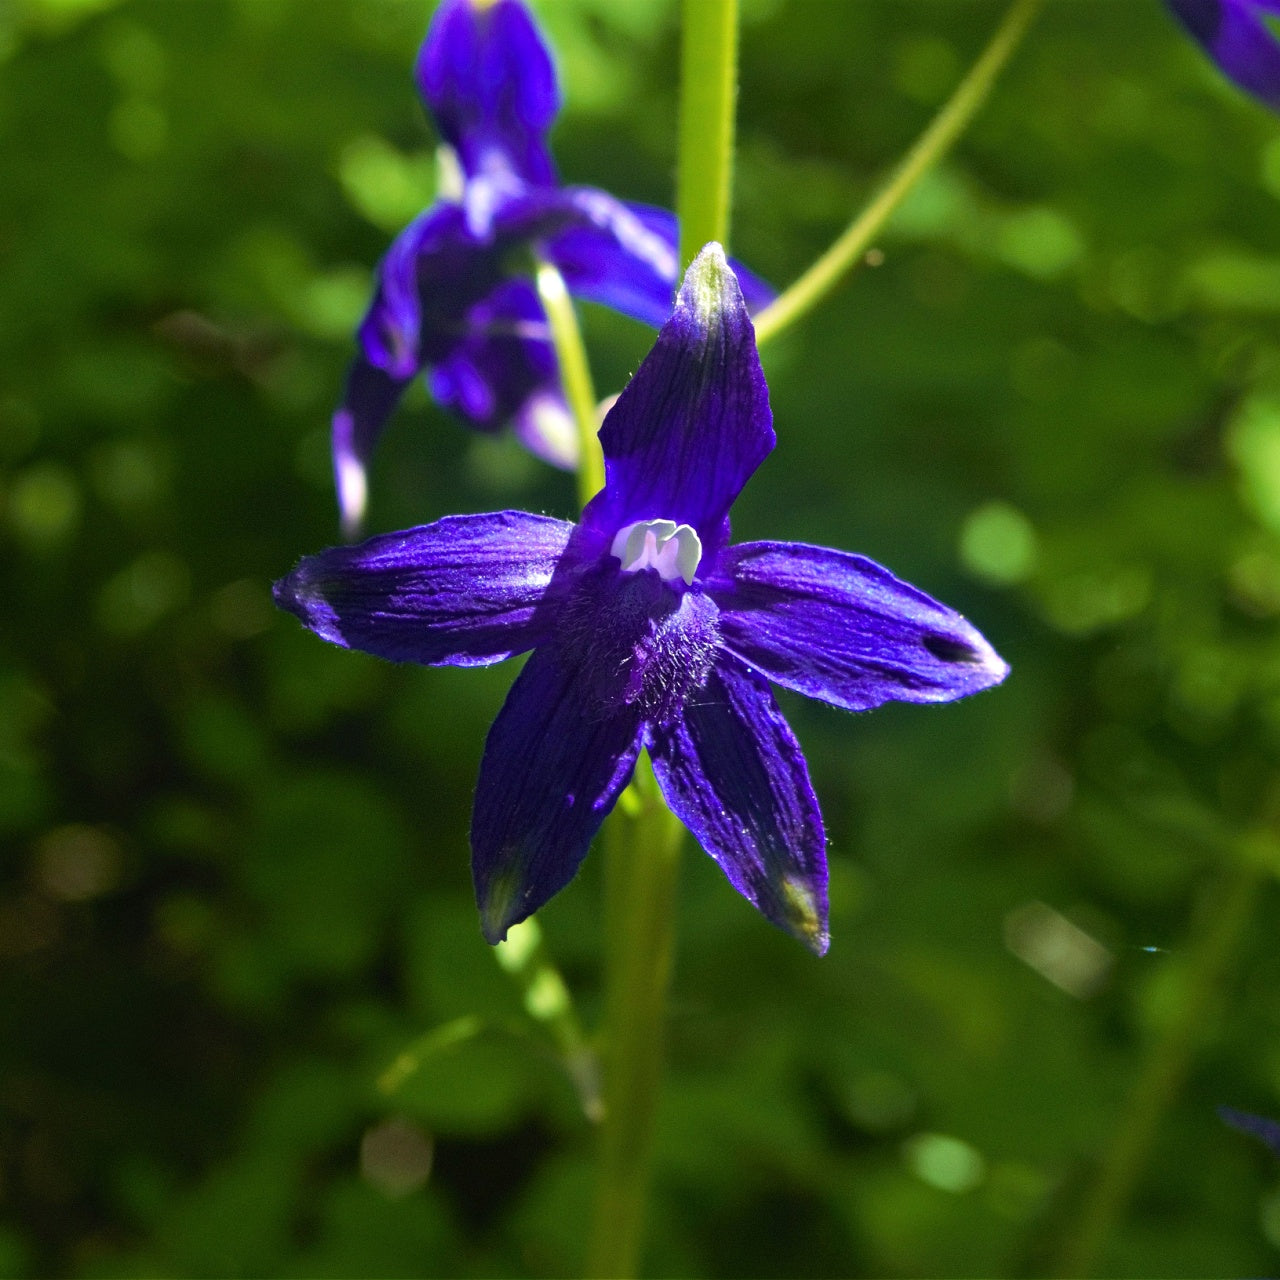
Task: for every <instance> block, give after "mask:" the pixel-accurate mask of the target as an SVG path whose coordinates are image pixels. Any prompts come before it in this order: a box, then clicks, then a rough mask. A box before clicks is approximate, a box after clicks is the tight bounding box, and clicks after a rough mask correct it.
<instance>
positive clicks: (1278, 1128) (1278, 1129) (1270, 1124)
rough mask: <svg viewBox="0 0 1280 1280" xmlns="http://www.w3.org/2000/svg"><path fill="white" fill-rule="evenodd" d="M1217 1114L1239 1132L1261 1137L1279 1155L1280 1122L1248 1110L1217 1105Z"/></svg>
mask: <svg viewBox="0 0 1280 1280" xmlns="http://www.w3.org/2000/svg"><path fill="white" fill-rule="evenodd" d="M1218 1114H1219V1115H1220V1116H1221V1117H1222V1118H1223V1120H1225V1121H1226V1122H1227V1123H1228V1124H1229V1125H1231V1127H1232V1128H1234V1129H1239V1130H1240V1131H1241V1133H1248V1134H1252V1135H1253V1137H1255V1138H1261V1139H1262V1141H1263V1142H1265V1143H1266V1144H1267V1146H1269V1147H1270V1148H1271V1150H1272V1151H1274V1152H1275V1153H1276V1155H1278V1156H1280V1122H1278V1121H1275V1120H1269V1119H1267V1117H1266V1116H1255V1115H1252V1114H1251V1113H1250V1112H1248V1111H1237V1110H1236V1109H1235V1108H1234V1107H1219V1108H1218Z"/></svg>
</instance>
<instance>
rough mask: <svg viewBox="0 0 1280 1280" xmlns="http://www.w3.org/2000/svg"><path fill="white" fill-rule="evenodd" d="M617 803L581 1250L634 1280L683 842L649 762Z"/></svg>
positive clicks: (592, 1272) (596, 1273)
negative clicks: (587, 1213)
mask: <svg viewBox="0 0 1280 1280" xmlns="http://www.w3.org/2000/svg"><path fill="white" fill-rule="evenodd" d="M625 799H626V803H625V804H619V806H618V809H617V810H616V811H615V813H614V815H613V817H612V818H611V819H610V822H609V825H608V826H607V827H606V829H605V834H606V837H607V860H606V864H605V876H606V882H605V929H606V935H607V939H608V942H607V946H608V955H607V962H606V963H607V967H606V972H605V993H606V994H605V1011H604V1016H605V1028H606V1030H605V1037H604V1042H603V1044H602V1046H601V1065H602V1067H603V1069H604V1124H603V1125H602V1126H601V1130H600V1167H599V1176H598V1180H597V1183H596V1202H595V1215H594V1220H593V1225H592V1231H591V1238H590V1241H589V1243H588V1250H587V1275H588V1276H593V1277H614V1278H619V1280H625V1278H626V1277H631V1276H634V1275H635V1274H636V1269H637V1264H638V1261H639V1255H640V1243H641V1238H642V1232H643V1228H644V1209H645V1200H646V1195H647V1192H648V1183H649V1162H650V1155H651V1152H652V1147H653V1121H654V1114H655V1111H656V1108H657V1102H658V1093H659V1088H660V1085H661V1081H662V1059H663V1034H662V1033H663V1021H664V1010H665V1007H666V999H667V988H668V986H669V985H670V980H671V964H672V957H673V954H674V950H675V893H676V880H677V875H678V870H679V865H680V842H681V837H682V835H683V828H682V827H681V826H680V823H679V821H678V820H677V819H676V818H674V817H673V816H672V814H671V813H670V812H669V811H668V809H667V808H666V806H665V805H664V804H663V802H662V796H661V795H660V794H659V792H658V786H657V782H656V780H655V779H654V776H653V766H652V765H650V763H649V760H648V757H647V756H642V757H641V758H640V760H639V762H638V763H637V765H636V776H635V780H634V781H633V782H632V784H631V787H630V788H629V789H628V792H627V794H626V797H625Z"/></svg>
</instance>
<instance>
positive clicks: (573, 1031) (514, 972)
mask: <svg viewBox="0 0 1280 1280" xmlns="http://www.w3.org/2000/svg"><path fill="white" fill-rule="evenodd" d="M495 950H496V954H497V958H498V963H499V964H500V965H501V966H502V968H503V969H505V970H506V972H507V973H509V974H510V975H511V976H512V977H513V978H514V979H515V981H516V983H517V984H518V985H519V987H520V991H521V994H522V995H523V997H524V1011H525V1013H527V1014H528V1015H529V1017H531V1018H532V1019H533V1020H534V1021H535V1022H540V1023H541V1024H542V1025H543V1026H544V1027H545V1028H546V1029H547V1032H548V1034H549V1035H550V1036H551V1039H552V1041H553V1042H554V1043H555V1046H556V1049H557V1050H558V1052H559V1054H560V1060H561V1062H563V1064H564V1069H565V1071H566V1072H568V1075H569V1078H570V1080H572V1081H573V1086H574V1088H575V1089H576V1090H577V1093H578V1099H579V1101H580V1102H581V1103H582V1110H583V1113H584V1114H585V1115H586V1117H587V1119H588V1120H596V1121H598V1120H599V1119H600V1118H601V1117H602V1116H603V1115H604V1103H603V1100H602V1099H601V1096H600V1062H599V1059H598V1057H597V1056H596V1054H595V1051H594V1050H593V1049H592V1047H591V1044H590V1043H589V1041H588V1040H587V1037H586V1035H585V1033H584V1032H583V1030H582V1024H581V1022H579V1021H578V1014H577V1011H576V1010H575V1009H574V1007H573V997H572V996H570V994H569V988H568V987H567V986H566V985H565V981H564V978H563V977H561V975H560V970H559V969H557V968H556V966H555V964H554V963H553V962H552V959H551V955H550V953H549V952H548V951H547V948H546V944H545V943H544V942H543V939H542V928H541V926H540V925H539V924H538V922H537V920H535V919H534V918H533V917H532V916H530V917H529V919H527V920H522V921H521V922H520V923H519V924H517V925H512V927H511V928H510V929H509V930H508V931H507V936H506V939H505V941H503V942H500V943H498V945H497V947H496V948H495Z"/></svg>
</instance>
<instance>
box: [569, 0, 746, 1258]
mask: <svg viewBox="0 0 1280 1280" xmlns="http://www.w3.org/2000/svg"><path fill="white" fill-rule="evenodd" d="M737 74H738V4H737V0H684V36H683V52H682V55H681V81H680V85H681V88H680V137H679V145H680V159H679V163H678V166H677V171H676V215H677V217H678V218H679V220H680V258H681V264H682V266H684V267H687V266H688V264H689V263H690V262H692V261H693V259H694V258H695V257H696V256H697V253H698V251H699V250H700V249H701V248H702V246H703V245H704V244H706V243H707V242H708V241H710V240H718V241H719V242H720V243H721V244H724V243H725V242H726V241H727V239H728V234H729V200H730V191H731V178H732V173H733V108H734V100H735V98H736V96H737ZM605 835H606V838H607V843H608V854H607V862H606V873H605V877H606V878H605V947H606V963H605V1010H604V1016H605V1022H604V1033H603V1038H602V1046H601V1065H602V1067H603V1071H604V1121H603V1123H602V1125H601V1127H600V1167H599V1178H598V1181H597V1183H596V1203H595V1214H594V1219H593V1222H592V1228H591V1236H590V1240H589V1242H588V1246H587V1275H588V1276H593V1277H611V1278H613V1280H628V1278H629V1277H633V1276H635V1275H636V1273H637V1267H638V1265H639V1259H640V1246H641V1242H642V1239H643V1231H644V1214H645V1201H646V1199H647V1195H648V1189H649V1164H650V1158H651V1154H652V1150H653V1130H654V1118H655V1115H656V1112H657V1104H658V1095H659V1092H660V1088H661V1083H662V1062H663V1024H664V1020H665V1009H666V1002H667V988H668V986H669V985H670V982H671V966H672V958H673V956H674V954H675V893H676V880H677V875H678V871H679V866H680V843H681V838H682V835H683V831H682V828H681V826H680V823H679V821H678V820H677V819H676V818H675V817H674V816H673V815H672V814H671V812H670V811H669V810H668V809H667V807H666V805H665V804H664V803H663V800H662V795H661V793H660V792H659V790H658V784H657V780H656V779H655V778H654V776H653V766H652V765H651V764H650V762H649V759H648V757H647V756H645V755H643V754H642V755H641V757H640V759H639V760H638V761H637V763H636V774H635V778H634V780H633V781H632V783H631V786H630V787H628V788H627V791H626V792H624V794H623V796H622V798H621V800H620V801H619V803H618V807H617V809H616V810H615V811H614V813H613V815H612V817H611V818H610V820H609V823H608V825H607V826H606V828H605Z"/></svg>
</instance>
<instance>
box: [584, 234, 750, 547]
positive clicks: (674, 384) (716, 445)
mask: <svg viewBox="0 0 1280 1280" xmlns="http://www.w3.org/2000/svg"><path fill="white" fill-rule="evenodd" d="M774 440H775V437H774V433H773V416H772V414H771V413H770V410H769V389H768V387H766V386H765V381H764V373H763V371H762V370H761V368H760V357H759V355H758V354H757V352H756V342H755V331H754V330H753V329H752V327H751V320H750V318H749V317H748V315H747V308H746V303H745V302H744V301H743V297H742V290H741V289H740V288H739V287H738V282H737V280H736V279H735V277H734V275H733V272H732V271H731V270H730V269H729V265H728V263H727V262H726V261H725V257H724V251H723V250H722V249H721V248H720V246H719V245H716V244H712V245H708V246H707V247H706V248H704V249H703V251H702V252H701V253H700V254H699V255H698V257H697V259H696V260H695V261H694V263H693V265H692V266H690V268H689V270H688V272H687V273H686V274H685V278H684V283H683V284H682V285H681V287H680V293H679V295H678V296H677V298H676V306H675V311H674V313H673V314H672V316H671V318H670V319H669V320H668V321H667V323H666V324H665V325H663V327H662V329H661V331H660V332H659V334H658V340H657V342H656V343H655V344H654V347H653V350H652V351H650V352H649V354H648V355H647V356H645V358H644V361H643V362H642V363H641V365H640V368H639V369H638V370H637V371H636V374H635V376H634V377H633V378H632V379H631V381H630V382H629V383H628V384H627V386H626V388H625V389H624V390H623V392H622V394H621V395H620V396H619V397H618V400H617V403H616V404H615V405H614V406H613V408H612V409H611V410H610V411H609V415H608V416H607V417H606V418H605V420H604V425H603V426H602V427H601V428H600V443H601V445H602V447H603V449H604V457H605V487H604V490H603V492H601V493H600V494H599V495H597V497H595V498H594V499H592V501H591V504H590V505H589V506H588V508H587V510H586V512H584V514H583V522H584V523H585V524H587V525H588V526H590V527H591V528H593V529H595V530H596V531H597V532H598V533H599V534H600V535H602V536H609V537H612V535H613V534H614V533H615V532H616V531H617V530H618V529H620V528H622V527H623V526H624V525H627V524H631V523H633V522H635V521H637V520H648V519H663V520H674V521H675V522H676V523H677V524H687V525H691V526H692V527H693V528H694V529H695V530H696V531H697V533H698V536H699V538H700V539H701V541H702V545H703V549H704V555H710V554H714V552H715V551H716V550H717V549H718V548H719V547H720V546H722V545H723V544H724V542H725V539H726V537H727V534H728V515H729V507H730V506H731V505H732V503H733V500H734V499H735V498H736V497H737V496H738V494H739V493H740V492H741V491H742V487H743V485H745V484H746V482H747V480H748V479H750V477H751V475H752V473H753V472H754V471H755V469H756V468H757V467H758V466H759V465H760V463H761V462H763V461H764V459H765V458H766V457H767V456H768V454H769V452H770V450H772V448H773V446H774Z"/></svg>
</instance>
